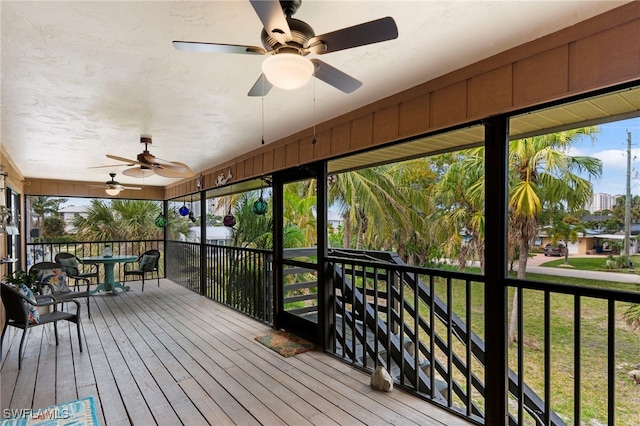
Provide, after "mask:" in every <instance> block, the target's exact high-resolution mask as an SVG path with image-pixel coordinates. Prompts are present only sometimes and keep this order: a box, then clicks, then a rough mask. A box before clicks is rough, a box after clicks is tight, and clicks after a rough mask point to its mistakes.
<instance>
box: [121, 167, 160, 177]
mask: <svg viewBox="0 0 640 426" xmlns="http://www.w3.org/2000/svg"><path fill="white" fill-rule="evenodd" d="M122 174H123V175H125V176H129V177H134V178H144V177H149V176H152V175H154V174H155V172H154V171H153V169H151V168H148V167H147V168H145V167H132V168H130V169H126V170H123V171H122Z"/></svg>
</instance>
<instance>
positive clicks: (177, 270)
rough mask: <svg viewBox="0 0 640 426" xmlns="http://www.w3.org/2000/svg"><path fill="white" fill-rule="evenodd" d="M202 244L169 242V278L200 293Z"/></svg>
mask: <svg viewBox="0 0 640 426" xmlns="http://www.w3.org/2000/svg"><path fill="white" fill-rule="evenodd" d="M200 250H201V245H200V243H189V242H184V241H167V248H166V254H167V261H166V264H167V274H166V275H167V278H169V279H170V280H172V281H174V282H175V283H177V284H180V285H181V286H184V287H186V288H188V289H190V290H193V291H195V292H198V293H200V292H201V289H200V274H201V271H202V268H201V267H200V262H201V261H200Z"/></svg>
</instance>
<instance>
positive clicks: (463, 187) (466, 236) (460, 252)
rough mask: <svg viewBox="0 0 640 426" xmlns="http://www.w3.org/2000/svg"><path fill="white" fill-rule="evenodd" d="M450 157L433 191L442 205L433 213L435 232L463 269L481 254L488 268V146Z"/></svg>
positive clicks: (482, 260)
mask: <svg viewBox="0 0 640 426" xmlns="http://www.w3.org/2000/svg"><path fill="white" fill-rule="evenodd" d="M448 158H449V161H450V165H449V167H448V168H447V169H446V171H445V172H444V173H443V175H442V178H441V179H440V181H439V182H438V183H437V184H436V185H435V187H434V192H433V194H434V195H433V197H434V200H435V201H434V202H435V203H436V204H437V205H438V206H439V209H438V212H437V213H436V214H435V215H434V216H433V227H434V229H435V235H436V236H437V237H438V240H439V241H441V245H442V247H443V250H444V254H445V256H446V257H447V258H455V257H457V260H458V264H459V265H460V268H461V269H463V270H464V268H465V267H466V263H467V261H468V260H469V259H472V258H475V257H477V258H478V259H479V261H480V268H481V269H482V270H483V271H484V217H485V213H484V147H479V148H472V149H467V150H463V151H460V152H459V153H457V155H454V156H448Z"/></svg>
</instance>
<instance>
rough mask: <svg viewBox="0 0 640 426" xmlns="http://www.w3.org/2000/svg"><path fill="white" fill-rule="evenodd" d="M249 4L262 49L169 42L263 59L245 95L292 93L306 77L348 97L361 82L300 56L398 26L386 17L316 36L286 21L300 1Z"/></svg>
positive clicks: (368, 39) (382, 36) (377, 38)
mask: <svg viewBox="0 0 640 426" xmlns="http://www.w3.org/2000/svg"><path fill="white" fill-rule="evenodd" d="M250 3H251V6H253V9H254V11H255V12H256V14H257V15H258V17H259V18H260V21H261V22H262V25H263V26H264V28H263V30H262V35H261V40H262V45H263V46H264V47H260V46H245V45H236V44H223V43H205V42H197V41H179V40H175V41H173V46H174V47H175V48H176V49H178V50H182V51H187V52H211V53H236V54H244V55H265V56H268V57H267V59H266V60H265V61H264V62H263V63H262V74H261V75H260V77H259V78H258V80H257V81H256V83H255V84H254V85H253V87H252V88H251V90H249V93H248V95H249V96H264V95H266V94H267V93H269V91H270V90H271V88H272V87H273V86H276V87H279V88H282V89H296V88H298V87H301V86H302V85H304V84H305V83H306V82H307V81H308V80H309V79H310V78H311V76H315V77H316V78H317V79H319V80H322V81H324V82H325V83H327V84H329V85H331V86H333V87H335V88H336V89H338V90H341V91H342V92H344V93H351V92H353V91H354V90H356V89H358V88H359V87H360V86H362V82H360V81H359V80H357V79H355V78H353V77H351V76H350V75H348V74H346V73H345V72H343V71H340V70H339V69H337V68H334V67H333V66H331V65H329V64H327V63H326V62H323V61H321V60H320V59H317V58H313V59H307V58H306V56H307V55H309V54H316V55H324V54H327V53H331V52H336V51H339V50H344V49H351V48H354V47H358V46H365V45H367V44H373V43H380V42H383V41H387V40H393V39H395V38H397V37H398V28H397V26H396V23H395V21H394V20H393V18H391V17H385V18H380V19H376V20H374V21H369V22H364V23H362V24H358V25H354V26H351V27H347V28H341V29H339V30H336V31H332V32H329V33H326V34H322V35H316V34H315V32H314V30H313V28H312V27H311V26H310V25H309V24H307V23H306V22H304V21H301V20H299V19H294V18H292V15H293V14H295V13H296V11H297V10H298V8H299V7H300V6H301V4H302V0H250Z"/></svg>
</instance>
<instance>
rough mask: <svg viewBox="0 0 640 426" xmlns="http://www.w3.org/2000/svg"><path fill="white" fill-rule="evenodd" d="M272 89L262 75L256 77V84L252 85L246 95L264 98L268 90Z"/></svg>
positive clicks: (271, 85)
mask: <svg viewBox="0 0 640 426" xmlns="http://www.w3.org/2000/svg"><path fill="white" fill-rule="evenodd" d="M272 87H273V84H271V82H270V81H269V80H267V77H266V76H265V75H264V74H260V77H258V80H256V82H255V83H254V85H253V87H252V88H251V90H249V93H247V95H249V96H265V95H266V94H267V93H269V90H271V88H272Z"/></svg>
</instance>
